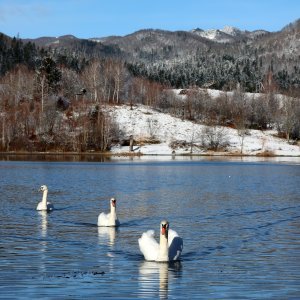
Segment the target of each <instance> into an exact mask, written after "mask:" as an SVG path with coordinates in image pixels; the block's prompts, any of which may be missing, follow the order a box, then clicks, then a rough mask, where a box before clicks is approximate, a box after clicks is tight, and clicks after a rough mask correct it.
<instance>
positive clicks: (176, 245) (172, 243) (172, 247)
mask: <svg viewBox="0 0 300 300" xmlns="http://www.w3.org/2000/svg"><path fill="white" fill-rule="evenodd" d="M168 243H169V260H170V261H171V260H178V259H179V258H180V255H181V252H182V249H183V240H182V238H181V237H180V236H179V235H178V234H177V232H176V231H174V230H172V229H169V237H168Z"/></svg>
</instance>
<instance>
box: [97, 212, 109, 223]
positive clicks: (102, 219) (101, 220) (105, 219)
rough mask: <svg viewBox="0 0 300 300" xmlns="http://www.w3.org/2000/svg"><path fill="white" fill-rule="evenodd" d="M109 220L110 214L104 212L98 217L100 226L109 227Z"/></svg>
mask: <svg viewBox="0 0 300 300" xmlns="http://www.w3.org/2000/svg"><path fill="white" fill-rule="evenodd" d="M108 220H109V214H106V213H104V212H102V213H101V214H100V215H99V217H98V226H107V225H108Z"/></svg>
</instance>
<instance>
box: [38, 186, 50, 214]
mask: <svg viewBox="0 0 300 300" xmlns="http://www.w3.org/2000/svg"><path fill="white" fill-rule="evenodd" d="M39 190H40V191H41V192H43V199H42V201H41V202H40V203H39V204H38V206H37V208H36V210H46V211H51V210H53V209H54V206H53V204H52V203H51V202H47V194H48V188H47V186H46V185H42V186H41V187H40V189H39Z"/></svg>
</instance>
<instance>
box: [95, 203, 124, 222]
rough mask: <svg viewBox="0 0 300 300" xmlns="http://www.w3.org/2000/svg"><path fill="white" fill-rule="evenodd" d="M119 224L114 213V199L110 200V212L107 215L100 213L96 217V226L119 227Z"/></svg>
mask: <svg viewBox="0 0 300 300" xmlns="http://www.w3.org/2000/svg"><path fill="white" fill-rule="evenodd" d="M119 225H120V222H119V220H118V217H117V212H116V199H115V198H111V199H110V212H109V213H104V212H102V213H100V214H99V216H98V226H106V227H108V226H119Z"/></svg>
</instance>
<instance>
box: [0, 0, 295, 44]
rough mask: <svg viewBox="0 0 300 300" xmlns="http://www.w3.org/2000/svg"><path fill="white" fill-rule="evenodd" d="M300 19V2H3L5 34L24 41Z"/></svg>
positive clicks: (260, 25)
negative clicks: (39, 38)
mask: <svg viewBox="0 0 300 300" xmlns="http://www.w3.org/2000/svg"><path fill="white" fill-rule="evenodd" d="M299 17H300V0H249V1H248V0H226V1H223V0H222V1H221V0H206V1H203V0H0V32H2V33H4V34H7V35H9V36H11V37H12V36H19V37H21V38H37V37H41V36H61V35H65V34H72V35H75V36H76V37H79V38H92V37H104V36H109V35H126V34H130V33H133V32H134V31H137V30H140V29H146V28H153V29H164V30H171V31H175V30H191V29H194V28H202V29H205V30H206V29H212V28H214V29H221V28H223V27H224V26H226V25H230V26H234V27H238V28H240V29H242V30H251V31H252V30H256V29H265V30H268V31H278V30H280V29H282V27H284V26H285V25H287V24H289V23H291V22H293V21H295V20H297V19H299Z"/></svg>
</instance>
